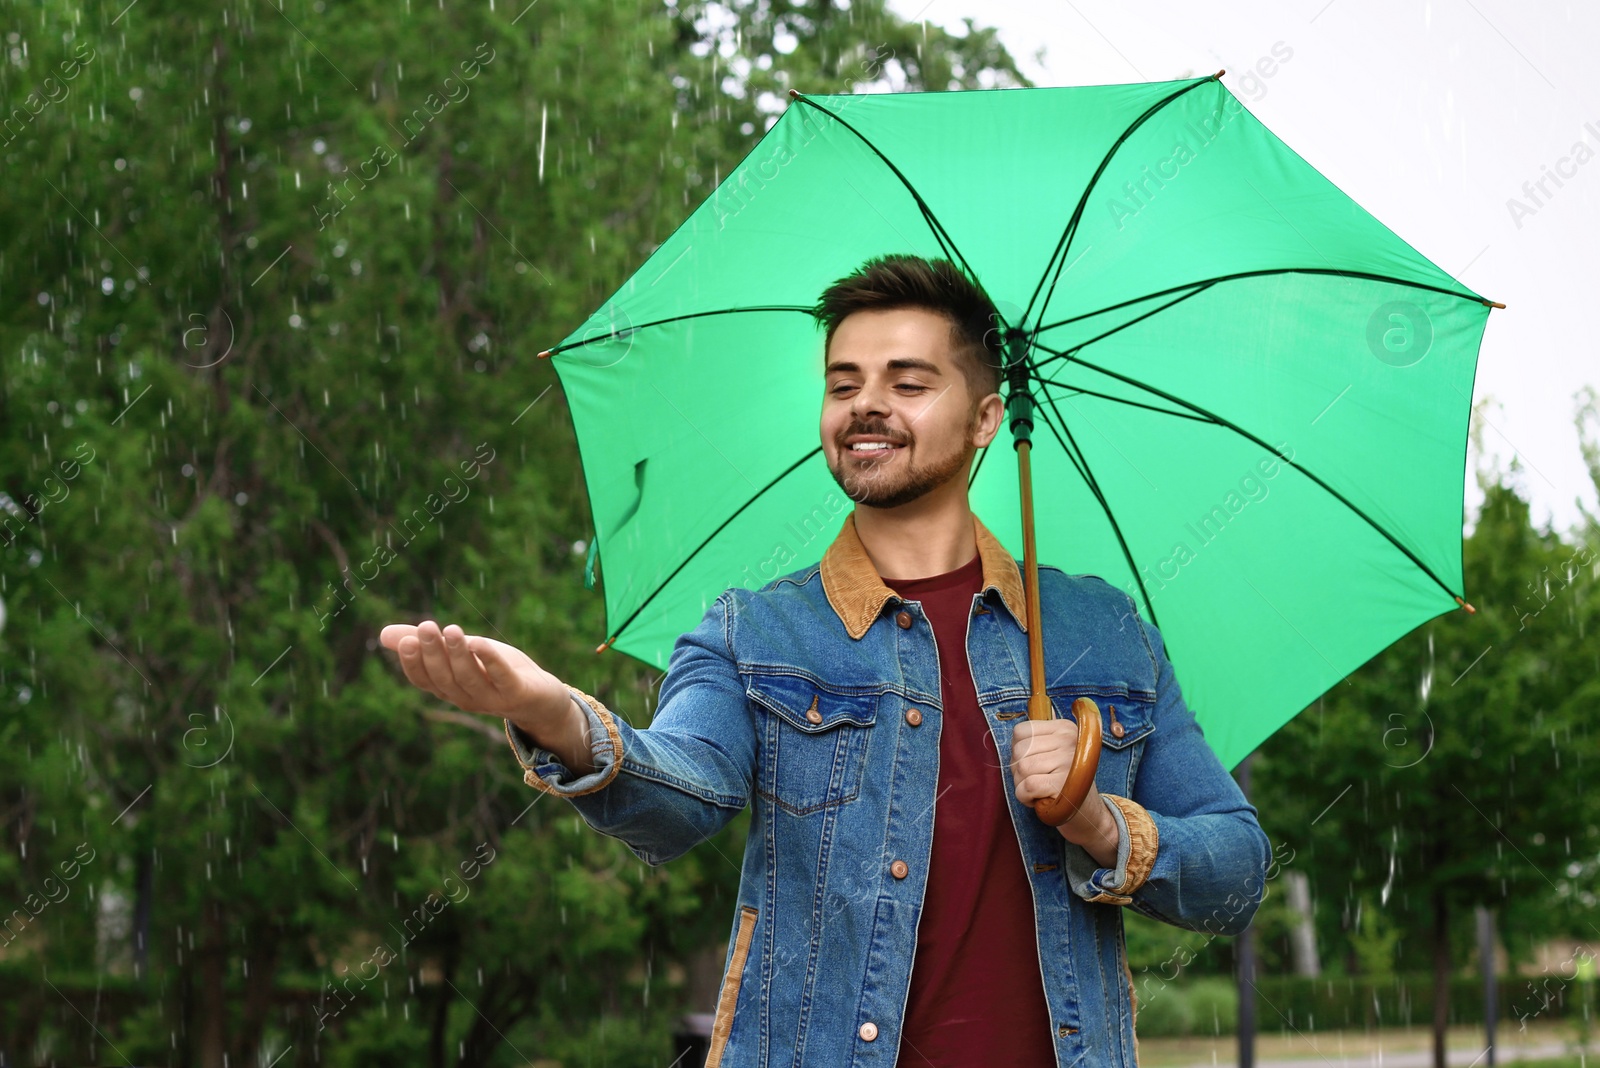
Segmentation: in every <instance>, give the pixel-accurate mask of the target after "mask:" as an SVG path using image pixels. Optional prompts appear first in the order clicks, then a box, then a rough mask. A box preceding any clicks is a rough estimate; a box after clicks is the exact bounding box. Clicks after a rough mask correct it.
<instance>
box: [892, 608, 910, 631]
mask: <svg viewBox="0 0 1600 1068" xmlns="http://www.w3.org/2000/svg"><path fill="white" fill-rule="evenodd" d="M894 621H895V622H896V623H898V624H900V629H901V630H909V629H910V628H911V613H910V612H901V613H900V614H899V615H897V616H895V617H894Z"/></svg>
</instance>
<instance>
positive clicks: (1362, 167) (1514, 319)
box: [890, 0, 1600, 531]
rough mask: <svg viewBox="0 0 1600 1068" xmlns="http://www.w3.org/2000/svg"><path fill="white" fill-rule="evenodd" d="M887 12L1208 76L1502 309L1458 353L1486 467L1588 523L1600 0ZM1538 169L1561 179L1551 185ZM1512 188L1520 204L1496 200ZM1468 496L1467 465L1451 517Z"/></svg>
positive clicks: (1142, 67)
mask: <svg viewBox="0 0 1600 1068" xmlns="http://www.w3.org/2000/svg"><path fill="white" fill-rule="evenodd" d="M890 6H891V7H892V8H893V9H894V10H895V11H896V12H897V13H899V14H900V15H902V16H904V17H907V18H921V19H926V20H927V21H928V22H930V23H936V24H938V25H941V26H945V27H946V28H949V29H952V30H954V31H956V32H960V31H961V20H962V19H963V18H964V17H965V18H971V19H973V20H974V21H975V22H976V23H978V24H979V25H987V26H994V27H997V28H998V29H999V31H1000V37H1001V39H1002V40H1003V41H1004V42H1005V44H1006V46H1007V48H1008V49H1010V51H1011V53H1012V55H1014V56H1015V57H1016V58H1017V61H1018V64H1019V66H1021V67H1022V68H1023V70H1024V72H1025V73H1026V74H1027V75H1028V76H1029V77H1030V78H1032V79H1033V80H1034V82H1035V83H1036V84H1038V85H1100V84H1106V83H1111V82H1131V81H1161V80H1166V79H1171V78H1187V77H1199V76H1202V75H1206V74H1211V73H1214V72H1215V71H1217V70H1219V69H1224V68H1225V69H1226V70H1227V72H1228V73H1227V74H1225V75H1224V76H1223V82H1224V83H1225V84H1226V85H1227V86H1228V87H1229V89H1230V90H1232V92H1233V94H1234V95H1235V96H1237V97H1238V98H1239V99H1240V100H1241V101H1243V102H1244V104H1245V106H1246V107H1248V108H1249V109H1250V110H1251V111H1252V112H1253V113H1254V114H1255V115H1256V117H1257V118H1259V119H1260V120H1261V121H1262V122H1263V123H1265V124H1266V125H1267V126H1268V127H1269V128H1270V129H1271V130H1272V131H1273V132H1274V133H1276V134H1277V135H1278V136H1279V137H1281V138H1283V140H1284V141H1285V142H1287V143H1288V144H1289V146H1290V147H1291V148H1294V149H1295V150H1296V151H1298V152H1299V153H1300V154H1301V155H1302V156H1304V157H1305V158H1306V159H1307V160H1308V161H1309V162H1310V163H1311V164H1312V165H1314V166H1315V167H1317V169H1318V170H1320V171H1321V172H1322V173H1323V174H1325V175H1327V176H1328V178H1330V179H1331V180H1332V181H1333V182H1334V183H1335V184H1336V185H1338V186H1339V188H1341V189H1343V190H1344V191H1345V192H1346V193H1348V194H1349V195H1350V196H1351V197H1353V198H1354V199H1355V200H1356V201H1357V202H1358V203H1360V204H1361V205H1362V206H1363V207H1365V208H1366V209H1367V210H1368V211H1370V212H1371V213H1372V214H1373V215H1375V216H1377V218H1378V219H1379V220H1380V221H1381V222H1383V223H1384V224H1385V225H1387V226H1388V227H1389V228H1390V229H1392V230H1394V231H1395V232H1396V233H1398V234H1399V235H1400V236H1401V237H1402V238H1404V239H1405V240H1406V241H1408V242H1409V243H1410V244H1412V245H1413V246H1415V247H1416V248H1417V249H1418V250H1419V251H1421V252H1422V253H1423V254H1424V255H1425V256H1427V257H1428V258H1429V259H1431V260H1433V261H1434V262H1435V263H1437V264H1439V265H1440V266H1441V267H1443V268H1444V269H1445V270H1447V271H1449V272H1451V273H1452V274H1455V275H1456V276H1457V277H1458V278H1459V279H1460V280H1461V282H1462V283H1463V284H1465V285H1467V286H1468V287H1470V288H1471V289H1473V290H1474V291H1475V292H1477V293H1481V294H1482V295H1484V296H1485V297H1488V298H1489V299H1490V300H1497V301H1500V302H1501V303H1503V304H1505V305H1506V306H1507V307H1506V309H1505V310H1503V311H1502V310H1498V309H1496V310H1495V311H1494V312H1493V313H1492V314H1491V315H1490V317H1489V325H1488V329H1487V331H1486V332H1485V334H1484V342H1483V349H1482V352H1481V354H1480V357H1479V362H1478V375H1477V386H1476V390H1475V395H1474V398H1473V399H1474V401H1479V400H1482V399H1484V398H1485V397H1488V398H1491V399H1492V401H1493V404H1492V406H1491V407H1490V408H1489V410H1488V411H1487V412H1486V413H1485V416H1484V421H1485V422H1486V424H1487V425H1485V426H1483V428H1482V430H1483V440H1484V445H1485V448H1486V450H1487V451H1488V452H1489V453H1490V454H1492V456H1493V457H1494V458H1495V460H1496V461H1497V462H1498V463H1499V465H1500V466H1501V467H1505V466H1507V465H1508V464H1509V462H1510V461H1511V459H1512V458H1513V457H1517V458H1519V459H1520V461H1521V464H1522V468H1523V472H1522V475H1521V477H1520V479H1519V480H1518V484H1519V485H1520V486H1521V488H1522V491H1523V493H1524V495H1525V496H1528V497H1530V498H1531V499H1532V501H1533V514H1534V518H1535V521H1536V522H1540V523H1546V522H1549V523H1553V524H1554V526H1555V528H1556V529H1557V530H1558V531H1564V530H1566V529H1568V528H1569V527H1570V526H1572V525H1573V524H1576V523H1577V522H1578V520H1579V512H1578V506H1577V501H1578V500H1580V499H1581V500H1582V501H1583V503H1584V506H1585V507H1586V508H1588V509H1589V510H1590V511H1591V512H1594V513H1597V514H1600V505H1597V503H1596V499H1595V490H1594V487H1593V485H1592V483H1591V482H1590V480H1589V477H1588V474H1587V472H1586V470H1585V468H1584V465H1583V461H1582V456H1581V453H1580V452H1579V448H1578V434H1577V431H1576V429H1575V427H1574V425H1573V417H1574V409H1575V403H1574V399H1573V398H1574V394H1576V393H1577V392H1578V390H1579V389H1581V388H1582V387H1584V386H1586V385H1588V386H1593V387H1597V388H1600V343H1597V341H1596V334H1597V330H1600V328H1597V324H1596V317H1597V314H1600V285H1597V282H1600V270H1597V268H1596V260H1597V256H1600V249H1597V247H1596V246H1597V244H1600V64H1597V63H1596V62H1595V57H1594V55H1593V50H1594V48H1595V46H1596V45H1597V44H1600V4H1595V3H1593V2H1592V0H1590V2H1586V3H1582V4H1580V3H1571V4H1562V3H1555V2H1553V0H1531V2H1530V0H1517V2H1515V3H1513V2H1512V0H1440V2H1438V3H1428V2H1421V3H1419V2H1414V0H1331V2H1329V0H1287V2H1285V0H1273V2H1269V0H1225V3H1222V4H1195V3H1193V2H1192V0H1150V2H1147V3H1141V4H1138V5H1128V4H1125V3H1118V2H1116V0H1070V2H1069V0H931V2H928V0H890ZM1286 54H1287V56H1288V58H1287V59H1283V58H1281V57H1283V56H1284V55H1286ZM1264 71H1265V72H1270V74H1263V73H1262V72H1264ZM1247 72H1254V78H1253V80H1247V79H1246V74H1247ZM1579 143H1583V144H1585V145H1586V146H1587V151H1586V152H1584V151H1577V150H1576V149H1575V146H1576V145H1577V144H1579ZM1591 152H1592V153H1595V157H1594V158H1590V157H1589V155H1588V154H1587V153H1591ZM1580 159H1581V160H1582V162H1579V160H1580ZM1547 170H1548V171H1556V170H1560V171H1563V172H1565V173H1566V175H1568V176H1567V177H1563V178H1561V180H1560V184H1559V186H1558V185H1557V183H1556V181H1554V180H1552V179H1550V178H1549V177H1548V176H1547V173H1546V172H1547ZM1540 179H1544V182H1545V186H1544V193H1540V192H1539V190H1538V189H1537V186H1536V185H1535V186H1534V188H1533V190H1532V191H1533V193H1534V196H1535V197H1536V198H1537V199H1533V198H1530V197H1529V195H1528V192H1526V191H1525V190H1524V188H1523V186H1524V183H1537V182H1539V180H1540ZM1513 198H1515V199H1516V200H1517V201H1518V202H1520V204H1521V205H1522V208H1521V209H1518V210H1515V211H1514V210H1513V209H1512V207H1511V206H1510V205H1509V204H1508V201H1511V200H1512V199H1513ZM1596 430H1597V431H1600V428H1596ZM1593 436H1600V433H1596V434H1594V435H1593ZM1480 499H1481V494H1479V493H1478V492H1477V487H1476V485H1475V484H1474V481H1473V479H1472V476H1471V474H1470V473H1469V474H1468V477H1467V503H1468V508H1469V509H1471V510H1473V511H1476V508H1477V504H1478V501H1479V500H1480Z"/></svg>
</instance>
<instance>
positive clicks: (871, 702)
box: [747, 674, 882, 816]
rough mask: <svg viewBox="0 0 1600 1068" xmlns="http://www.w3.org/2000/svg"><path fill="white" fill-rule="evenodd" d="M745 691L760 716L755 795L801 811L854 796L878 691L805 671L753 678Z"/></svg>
mask: <svg viewBox="0 0 1600 1068" xmlns="http://www.w3.org/2000/svg"><path fill="white" fill-rule="evenodd" d="M747 692H748V694H749V696H750V698H751V699H752V700H754V701H755V702H756V703H757V704H758V705H759V706H761V707H762V708H764V709H766V711H767V713H768V714H767V715H766V716H765V717H764V719H765V722H764V723H763V725H762V731H761V739H762V751H761V754H760V761H759V767H758V768H757V782H756V792H757V793H759V794H760V795H761V796H763V797H765V798H766V799H767V800H769V801H771V802H773V804H775V805H777V806H778V808H780V809H782V810H784V811H786V812H788V813H790V814H791V815H795V816H805V815H809V814H811V813H813V812H817V811H820V810H822V809H825V808H828V807H829V806H832V805H839V804H843V803H844V802H847V801H853V800H855V799H856V797H857V796H859V795H860V793H861V780H862V773H863V771H864V770H865V768H866V761H867V745H868V741H869V739H870V737H871V735H872V725H873V723H874V722H875V721H876V719H877V713H878V702H879V701H880V700H881V697H882V695H881V694H878V693H875V692H868V693H859V692H847V691H842V690H834V689H829V688H827V687H824V686H822V685H820V684H819V683H817V682H815V681H814V680H812V679H810V678H808V677H806V676H804V675H789V674H773V675H757V676H755V677H753V678H752V679H751V680H750V684H749V689H748V691H747Z"/></svg>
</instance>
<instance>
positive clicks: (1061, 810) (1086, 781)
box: [1033, 697, 1100, 827]
mask: <svg viewBox="0 0 1600 1068" xmlns="http://www.w3.org/2000/svg"><path fill="white" fill-rule="evenodd" d="M1072 718H1073V719H1075V720H1077V721H1078V748H1077V749H1076V751H1074V753H1073V755H1072V768H1071V770H1069V771H1068V772H1067V781H1066V782H1065V783H1064V784H1062V787H1061V793H1059V794H1057V795H1056V797H1055V799H1054V800H1051V799H1049V798H1040V799H1039V800H1037V801H1035V802H1034V803H1033V811H1034V812H1036V813H1037V814H1038V816H1039V818H1040V819H1041V820H1043V821H1044V822H1045V823H1046V824H1048V825H1049V826H1051V827H1059V826H1061V825H1062V824H1063V823H1065V822H1067V821H1068V820H1070V819H1071V818H1072V817H1073V816H1075V815H1077V813H1078V809H1080V808H1082V807H1083V799H1084V798H1086V797H1088V796H1089V787H1091V786H1093V785H1094V773H1095V772H1096V771H1097V770H1099V767H1100V706H1099V705H1097V704H1095V703H1094V701H1093V700H1091V699H1090V698H1087V697H1080V698H1078V699H1077V700H1076V701H1074V702H1072Z"/></svg>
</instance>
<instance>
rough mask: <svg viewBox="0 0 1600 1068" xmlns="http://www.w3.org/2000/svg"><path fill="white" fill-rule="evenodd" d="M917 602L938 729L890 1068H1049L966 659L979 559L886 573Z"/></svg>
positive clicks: (1000, 809) (998, 777)
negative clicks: (933, 666)
mask: <svg viewBox="0 0 1600 1068" xmlns="http://www.w3.org/2000/svg"><path fill="white" fill-rule="evenodd" d="M883 583H884V585H886V586H888V587H889V588H890V589H892V590H894V591H895V593H896V594H898V595H899V596H901V597H903V598H905V599H906V600H908V601H920V602H922V609H923V611H924V612H925V613H926V614H927V616H928V619H929V620H930V621H931V622H932V623H933V637H934V642H935V643H936V645H937V646H938V650H939V668H940V679H939V691H940V695H941V697H942V700H943V705H944V729H943V731H942V733H941V734H940V736H939V783H938V792H937V800H936V801H935V803H934V813H933V815H934V820H933V852H932V857H931V860H930V864H929V869H928V887H927V893H926V896H925V897H924V899H923V908H922V919H921V921H920V923H919V924H918V927H917V949H916V956H915V957H914V958H913V962H912V968H911V991H910V995H909V997H908V999H907V1002H906V1017H905V1023H904V1028H903V1032H902V1037H901V1042H900V1056H899V1060H898V1061H897V1062H896V1068H929V1066H933V1068H980V1066H987V1065H997V1064H1004V1065H1018V1066H1026V1068H1034V1066H1038V1068H1053V1066H1054V1065H1055V1063H1056V1055H1055V1045H1054V1042H1053V1040H1052V1037H1051V1024H1050V1010H1049V1008H1048V1006H1047V1005H1046V1004H1045V999H1044V982H1043V978H1042V977H1041V975H1040V971H1039V949H1038V943H1037V941H1036V938H1037V931H1036V930H1035V927H1034V916H1033V892H1032V890H1031V888H1030V887H1029V883H1028V872H1027V870H1026V868H1025V866H1024V862H1023V859H1022V850H1021V847H1020V846H1018V844H1017V833H1016V830H1015V828H1014V827H1013V826H1012V823H1011V813H1010V812H1009V811H1008V810H1007V804H1008V798H1009V796H1010V793H1009V791H1010V788H1009V787H1008V786H1007V784H1006V778H1005V776H1004V775H1003V774H1002V773H1001V770H1000V757H999V754H998V753H997V752H996V751H995V746H994V738H993V736H992V735H991V734H990V733H989V724H988V722H987V720H986V719H985V717H984V714H983V711H982V709H980V708H979V707H978V692H977V687H976V686H975V685H974V683H973V681H972V672H971V669H970V667H969V666H968V664H967V645H966V643H967V621H968V616H969V615H970V614H971V612H972V597H973V595H974V594H975V593H977V592H978V591H979V590H981V589H982V588H983V558H982V557H981V556H974V557H973V558H972V560H971V561H970V562H968V563H967V564H966V565H965V566H963V567H959V568H957V569H956V570H954V571H950V572H946V573H945V574H943V575H933V576H931V577H929V578H922V579H888V578H886V579H884V580H883Z"/></svg>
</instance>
